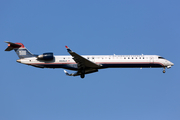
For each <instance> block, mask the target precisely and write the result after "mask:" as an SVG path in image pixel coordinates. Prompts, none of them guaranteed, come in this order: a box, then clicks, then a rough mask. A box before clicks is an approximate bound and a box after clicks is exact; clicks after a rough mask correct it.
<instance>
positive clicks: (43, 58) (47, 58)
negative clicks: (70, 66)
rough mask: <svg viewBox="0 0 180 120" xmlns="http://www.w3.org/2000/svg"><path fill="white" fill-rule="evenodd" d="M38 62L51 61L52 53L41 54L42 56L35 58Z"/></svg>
mask: <svg viewBox="0 0 180 120" xmlns="http://www.w3.org/2000/svg"><path fill="white" fill-rule="evenodd" d="M37 59H39V60H53V59H54V55H53V53H43V54H42V55H39V56H37Z"/></svg>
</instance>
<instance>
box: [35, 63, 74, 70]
mask: <svg viewBox="0 0 180 120" xmlns="http://www.w3.org/2000/svg"><path fill="white" fill-rule="evenodd" d="M32 66H34V67H41V68H64V69H69V70H77V64H33V65H32Z"/></svg>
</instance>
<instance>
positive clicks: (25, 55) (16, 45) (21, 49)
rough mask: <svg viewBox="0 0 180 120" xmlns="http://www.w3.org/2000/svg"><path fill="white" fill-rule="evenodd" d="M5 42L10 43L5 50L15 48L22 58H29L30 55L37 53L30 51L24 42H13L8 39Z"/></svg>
mask: <svg viewBox="0 0 180 120" xmlns="http://www.w3.org/2000/svg"><path fill="white" fill-rule="evenodd" d="M5 42H6V43H8V47H7V48H6V49H5V51H11V50H14V51H15V52H16V54H17V55H18V57H19V58H20V59H23V58H28V57H36V55H34V54H32V53H31V52H29V50H28V49H27V48H25V47H24V45H23V44H22V43H12V42H8V41H5Z"/></svg>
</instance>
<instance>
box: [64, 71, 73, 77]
mask: <svg viewBox="0 0 180 120" xmlns="http://www.w3.org/2000/svg"><path fill="white" fill-rule="evenodd" d="M64 73H65V74H66V75H67V76H74V74H73V73H71V74H69V73H68V72H67V71H66V70H64Z"/></svg>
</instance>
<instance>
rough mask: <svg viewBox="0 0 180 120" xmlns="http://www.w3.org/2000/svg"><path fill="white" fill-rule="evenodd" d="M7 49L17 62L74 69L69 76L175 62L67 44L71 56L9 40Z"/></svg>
mask: <svg viewBox="0 0 180 120" xmlns="http://www.w3.org/2000/svg"><path fill="white" fill-rule="evenodd" d="M5 42H6V43H8V47H7V48H6V49H5V51H11V50H14V51H15V52H16V54H17V55H18V57H19V59H18V60H17V62H19V63H22V64H26V65H31V66H34V67H38V68H64V69H67V70H74V71H76V72H75V73H71V74H70V73H68V72H67V71H66V70H64V72H65V74H66V75H68V76H80V77H81V78H84V77H85V74H89V73H93V72H98V70H99V69H105V68H163V73H165V72H166V71H165V68H171V66H173V65H174V64H173V63H172V62H170V61H168V60H167V59H165V58H163V57H161V56H158V55H79V54H77V53H76V52H73V51H72V50H71V49H70V48H69V47H67V46H65V47H66V49H67V51H68V53H69V54H70V55H69V56H68V55H66V56H64V55H61V56H55V55H54V54H53V53H52V52H49V53H43V54H42V55H35V54H32V53H31V52H29V50H28V49H27V48H25V46H24V45H23V44H22V43H12V42H7V41H5Z"/></svg>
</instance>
